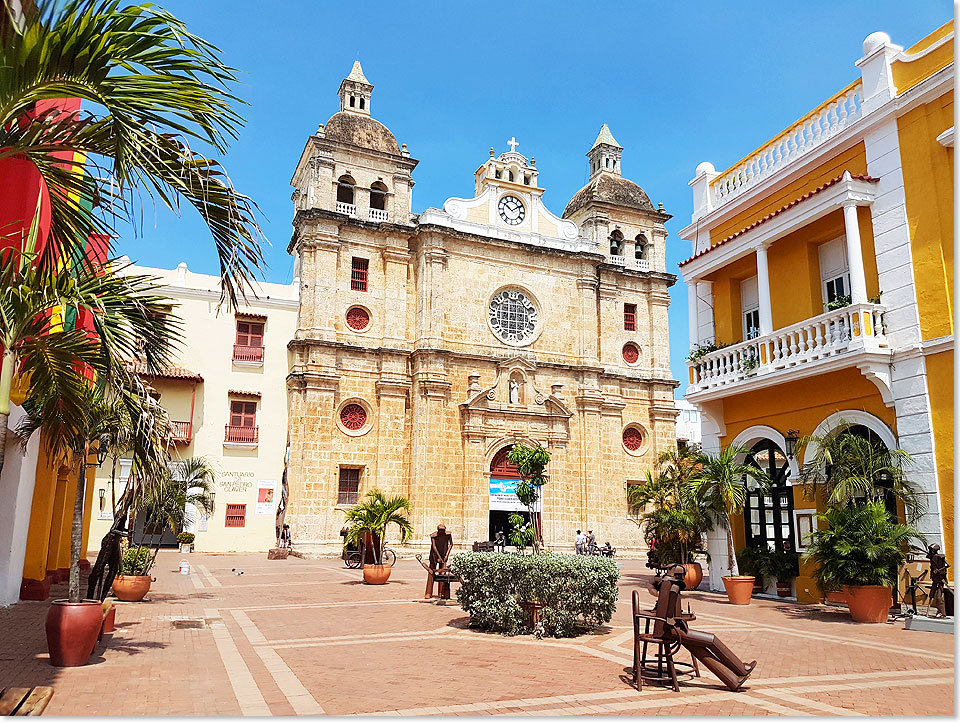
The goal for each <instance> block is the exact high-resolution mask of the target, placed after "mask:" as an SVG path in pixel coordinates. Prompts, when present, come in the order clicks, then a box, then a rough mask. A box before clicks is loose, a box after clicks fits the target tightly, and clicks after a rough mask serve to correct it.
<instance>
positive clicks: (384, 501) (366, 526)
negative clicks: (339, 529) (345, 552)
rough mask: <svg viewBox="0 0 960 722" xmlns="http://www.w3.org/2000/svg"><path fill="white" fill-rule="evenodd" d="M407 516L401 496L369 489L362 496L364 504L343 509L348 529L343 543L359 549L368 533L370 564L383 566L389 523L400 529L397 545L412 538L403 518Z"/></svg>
mask: <svg viewBox="0 0 960 722" xmlns="http://www.w3.org/2000/svg"><path fill="white" fill-rule="evenodd" d="M409 513H410V500H409V499H407V498H406V497H405V496H394V497H387V496H386V495H385V494H384V493H383V492H382V491H380V490H379V489H371V490H370V491H368V492H367V493H366V494H365V495H364V501H362V502H360V503H359V504H357V505H356V506H354V507H352V508H350V509H348V510H347V515H346V517H347V518H346V520H347V523H349V524H350V528H349V529H348V530H347V538H346V542H345V543H347V544H355V545H357V546H361V545H362V544H363V543H364V537H366V535H367V534H368V533H369V534H370V536H371V537H372V543H373V558H374V563H375V564H383V550H384V547H385V546H386V539H385V537H386V534H387V527H388V526H390V525H391V524H393V525H395V526H396V527H397V528H398V529H399V530H400V543H401V544H402V543H403V542H405V541H407V539H409V538H410V537H411V536H413V525H412V524H411V523H410V520H409V519H408V518H407V514H409Z"/></svg>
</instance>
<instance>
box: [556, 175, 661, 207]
mask: <svg viewBox="0 0 960 722" xmlns="http://www.w3.org/2000/svg"><path fill="white" fill-rule="evenodd" d="M591 202H600V203H610V204H611V205H615V206H623V207H626V208H637V209H639V210H641V211H652V210H654V207H653V203H651V202H650V196H648V195H647V194H646V192H645V191H644V190H643V188H641V187H640V186H638V185H637V184H636V183H634V182H633V181H631V180H627V179H626V178H624V177H623V176H619V175H614V174H613V173H606V172H601V173H598V174H597V175H596V176H594V177H593V178H592V179H591V180H590V182H589V183H587V184H586V185H585V186H584V187H583V188H581V189H580V190H579V191H577V193H576V195H574V196H573V198H571V199H570V202H569V203H567V207H566V208H565V209H564V211H563V217H564V218H569V217H570V216H571V215H573V214H574V213H576V212H577V211H578V210H580V209H581V208H583V207H584V206H586V205H587V204H588V203H591Z"/></svg>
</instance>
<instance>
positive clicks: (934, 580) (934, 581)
mask: <svg viewBox="0 0 960 722" xmlns="http://www.w3.org/2000/svg"><path fill="white" fill-rule="evenodd" d="M927 559H929V560H930V597H929V598H928V599H927V609H928V610H929V609H930V607H931V606H933V607H936V610H937V616H938V617H945V616H947V609H946V604H945V603H944V602H945V597H946V594H947V592H948V591H949V592H950V593H951V596H952V590H949V589H948V588H947V569H949V568H950V564H948V563H947V558H946V556H944V554H943V552H941V551H940V545H939V544H931V545H930V546H929V547H927ZM950 606H951V607H952V606H953V605H952V604H951V605H950ZM950 611H951V612H952V611H953V609H952V608H951V609H950Z"/></svg>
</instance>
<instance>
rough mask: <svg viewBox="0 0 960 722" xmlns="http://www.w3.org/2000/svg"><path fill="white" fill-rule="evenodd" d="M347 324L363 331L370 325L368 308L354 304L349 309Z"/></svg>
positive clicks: (355, 329)
mask: <svg viewBox="0 0 960 722" xmlns="http://www.w3.org/2000/svg"><path fill="white" fill-rule="evenodd" d="M347 325H348V326H349V327H350V328H352V329H353V330H354V331H362V330H363V329H365V328H366V327H367V326H369V325H370V314H369V313H367V309H365V308H361V307H360V306H354V307H353V308H351V309H350V310H349V311H347Z"/></svg>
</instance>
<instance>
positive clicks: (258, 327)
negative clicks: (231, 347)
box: [237, 320, 263, 348]
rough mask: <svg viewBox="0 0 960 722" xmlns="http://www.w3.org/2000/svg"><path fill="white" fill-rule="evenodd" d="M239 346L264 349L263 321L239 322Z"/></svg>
mask: <svg viewBox="0 0 960 722" xmlns="http://www.w3.org/2000/svg"><path fill="white" fill-rule="evenodd" d="M237 346H253V347H259V348H262V347H263V321H239V320H238V321H237Z"/></svg>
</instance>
